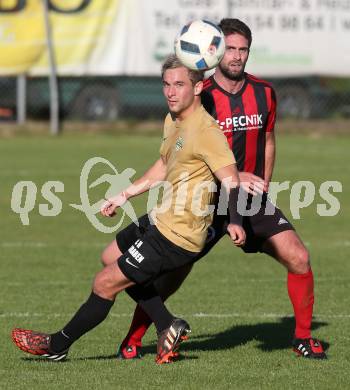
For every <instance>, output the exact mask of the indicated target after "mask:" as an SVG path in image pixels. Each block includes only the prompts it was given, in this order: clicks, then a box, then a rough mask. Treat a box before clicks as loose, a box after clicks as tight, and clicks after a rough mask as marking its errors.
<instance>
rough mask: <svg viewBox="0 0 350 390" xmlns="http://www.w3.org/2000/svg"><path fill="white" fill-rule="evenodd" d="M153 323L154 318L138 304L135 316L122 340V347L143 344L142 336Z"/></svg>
mask: <svg viewBox="0 0 350 390" xmlns="http://www.w3.org/2000/svg"><path fill="white" fill-rule="evenodd" d="M151 324H152V320H151V319H150V318H149V317H148V315H147V314H146V313H145V312H144V311H143V310H142V308H141V306H139V305H137V306H136V309H135V311H134V317H133V319H132V322H131V325H130V329H129V332H128V334H127V335H126V337H125V339H124V341H123V342H122V348H124V347H126V346H127V345H136V346H138V347H141V346H142V337H143V336H144V335H145V333H146V332H147V329H148V328H149V327H150V325H151Z"/></svg>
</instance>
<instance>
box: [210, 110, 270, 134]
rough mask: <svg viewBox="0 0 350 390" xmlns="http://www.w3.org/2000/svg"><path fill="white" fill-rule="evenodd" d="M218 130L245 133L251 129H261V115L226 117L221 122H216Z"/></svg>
mask: <svg viewBox="0 0 350 390" xmlns="http://www.w3.org/2000/svg"><path fill="white" fill-rule="evenodd" d="M216 122H217V123H218V124H219V126H220V129H221V130H223V129H225V130H230V131H231V130H233V131H247V130H253V129H262V127H263V120H262V114H252V115H240V116H232V117H227V118H225V119H224V120H223V121H219V120H216Z"/></svg>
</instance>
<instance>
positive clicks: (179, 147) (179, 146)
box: [175, 137, 184, 152]
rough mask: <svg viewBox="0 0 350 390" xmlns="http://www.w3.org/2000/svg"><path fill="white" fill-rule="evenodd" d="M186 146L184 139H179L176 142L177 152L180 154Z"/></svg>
mask: <svg viewBox="0 0 350 390" xmlns="http://www.w3.org/2000/svg"><path fill="white" fill-rule="evenodd" d="M183 146H184V139H183V138H182V137H179V138H178V139H177V140H176V142H175V150H176V151H177V152H178V151H179V150H181V149H182V148H183Z"/></svg>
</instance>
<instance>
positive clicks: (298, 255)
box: [293, 247, 310, 273]
mask: <svg viewBox="0 0 350 390" xmlns="http://www.w3.org/2000/svg"><path fill="white" fill-rule="evenodd" d="M293 258H294V259H293V271H294V272H296V273H306V272H308V271H309V269H310V255H309V251H308V250H307V249H306V248H305V247H300V248H298V249H297V250H296V251H295V252H294V256H293Z"/></svg>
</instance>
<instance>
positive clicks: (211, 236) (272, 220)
mask: <svg viewBox="0 0 350 390" xmlns="http://www.w3.org/2000/svg"><path fill="white" fill-rule="evenodd" d="M266 209H267V210H271V209H274V213H273V214H272V215H269V214H266ZM228 224H229V216H228V215H216V214H215V215H214V220H213V224H212V225H211V226H210V227H209V230H208V238H207V241H206V244H205V247H204V248H203V250H202V251H201V253H200V254H199V255H198V257H197V259H196V260H199V259H200V258H202V257H203V256H205V255H206V254H207V253H208V252H209V251H210V250H211V248H213V246H214V245H215V244H216V243H217V242H218V241H219V240H220V239H221V238H222V237H223V236H224V235H225V234H227V225H228ZM243 228H244V230H245V233H246V242H245V245H244V246H242V247H241V249H242V250H243V251H244V252H246V253H257V252H261V251H262V245H263V243H264V242H265V241H266V240H267V239H268V238H270V237H272V236H274V235H275V234H278V233H281V232H284V231H286V230H295V229H294V227H293V225H292V224H291V223H290V222H289V221H288V219H287V218H286V216H285V215H284V214H283V212H282V211H281V210H280V209H279V208H278V207H276V206H273V205H272V203H271V202H270V201H269V200H268V199H267V196H265V199H264V201H263V204H262V207H261V208H260V209H259V211H258V212H257V213H256V214H255V215H252V216H244V217H243Z"/></svg>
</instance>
